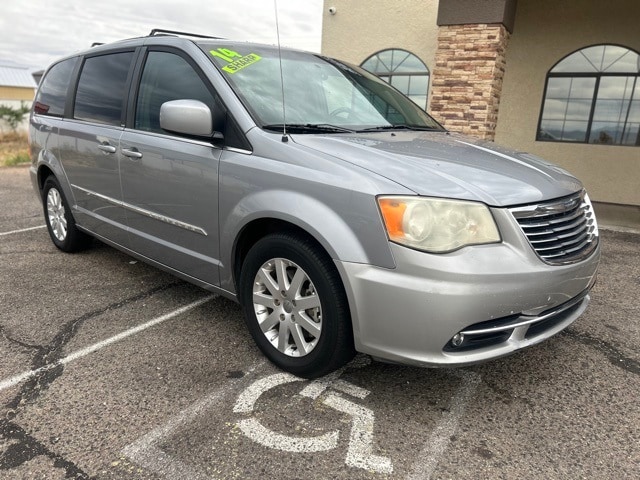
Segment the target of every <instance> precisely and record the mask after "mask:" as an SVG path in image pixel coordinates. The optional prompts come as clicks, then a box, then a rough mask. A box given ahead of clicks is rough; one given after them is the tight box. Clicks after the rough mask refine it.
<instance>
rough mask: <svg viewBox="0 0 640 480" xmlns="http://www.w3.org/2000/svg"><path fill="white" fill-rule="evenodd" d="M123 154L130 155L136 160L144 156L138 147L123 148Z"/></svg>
mask: <svg viewBox="0 0 640 480" xmlns="http://www.w3.org/2000/svg"><path fill="white" fill-rule="evenodd" d="M122 154H123V155H124V156H125V157H129V158H133V159H135V160H137V159H139V158H142V153H141V152H139V151H138V149H137V148H135V147H133V148H123V149H122Z"/></svg>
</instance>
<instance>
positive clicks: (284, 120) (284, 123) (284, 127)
mask: <svg viewBox="0 0 640 480" xmlns="http://www.w3.org/2000/svg"><path fill="white" fill-rule="evenodd" d="M273 6H274V8H275V10H276V35H277V36H278V60H279V61H280V86H281V87H282V141H283V142H288V141H289V137H287V117H286V114H285V107H284V75H283V73H282V52H281V51H280V25H279V24H278V0H273Z"/></svg>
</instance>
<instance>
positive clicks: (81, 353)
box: [0, 295, 214, 392]
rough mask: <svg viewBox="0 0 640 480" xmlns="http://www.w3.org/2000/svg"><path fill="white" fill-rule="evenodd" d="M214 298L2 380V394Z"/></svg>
mask: <svg viewBox="0 0 640 480" xmlns="http://www.w3.org/2000/svg"><path fill="white" fill-rule="evenodd" d="M212 298H214V295H207V296H206V297H204V298H201V299H200V300H196V301H195V302H191V303H190V304H188V305H185V306H184V307H180V308H178V309H177V310H174V311H173V312H169V313H167V314H166V315H162V316H160V317H157V318H154V319H153V320H149V321H148V322H146V323H143V324H141V325H138V326H137V327H133V328H130V329H129V330H125V331H124V332H122V333H119V334H117V335H114V336H113V337H110V338H107V339H106V340H102V341H101V342H98V343H94V344H93V345H89V346H88V347H85V348H82V349H80V350H77V351H75V352H73V353H71V354H69V355H67V356H66V357H64V358H62V359H60V360H58V361H57V362H55V363H52V364H50V365H45V366H44V367H40V368H37V369H35V370H29V371H27V372H23V373H20V374H18V375H15V376H13V377H10V378H7V379H5V380H2V381H1V382H0V392H1V391H3V390H6V389H7V388H11V387H13V386H14V385H17V384H19V383H20V382H23V381H25V380H28V379H29V378H31V377H34V376H36V375H38V374H39V373H42V372H46V371H47V370H51V369H52V368H55V367H57V366H58V365H66V364H67V363H70V362H73V361H74V360H78V359H79V358H82V357H85V356H87V355H89V354H90V353H93V352H96V351H98V350H100V349H102V348H104V347H107V346H109V345H111V344H112V343H116V342H119V341H120V340H124V339H125V338H127V337H130V336H131V335H135V334H136V333H140V332H142V331H143V330H146V329H147V328H151V327H153V326H155V325H159V324H161V323H162V322H166V321H167V320H170V319H172V318H174V317H177V316H178V315H181V314H183V313H185V312H188V311H189V310H193V309H194V308H196V307H198V306H200V305H202V304H203V303H206V302H208V301H209V300H211V299H212Z"/></svg>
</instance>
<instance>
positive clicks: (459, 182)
mask: <svg viewBox="0 0 640 480" xmlns="http://www.w3.org/2000/svg"><path fill="white" fill-rule="evenodd" d="M291 137H292V139H293V140H294V141H295V142H296V143H297V144H299V145H304V146H306V147H308V148H311V149H314V150H317V151H319V152H322V153H325V154H329V155H332V156H334V157H337V158H339V159H341V160H343V161H345V162H349V163H352V164H354V165H357V166H359V167H362V168H364V169H367V170H369V171H371V172H374V173H376V174H378V175H381V176H383V177H386V178H388V179H389V180H392V181H394V182H396V183H398V184H400V185H402V186H404V187H406V188H408V189H410V190H413V191H414V192H415V193H416V194H418V195H425V196H434V197H445V198H456V199H462V200H475V201H481V202H484V203H486V204H488V205H492V206H498V207H504V206H512V205H518V204H524V203H534V202H539V201H541V200H549V199H552V198H557V197H562V196H565V195H570V194H572V193H574V192H577V191H579V190H581V189H582V184H581V183H580V182H579V181H578V180H577V179H576V178H575V177H573V176H572V175H570V174H569V173H568V172H566V171H565V170H563V169H561V168H559V167H557V166H555V165H553V164H551V163H549V162H546V161H544V160H542V159H541V158H538V157H536V156H534V155H530V154H526V153H518V152H514V151H510V150H507V149H505V148H501V147H499V146H498V145H496V144H495V143H493V142H487V141H483V140H477V139H472V138H469V137H465V136H463V135H458V134H451V133H444V132H415V131H400V132H397V131H396V132H389V131H385V132H372V133H361V134H359V133H358V134H337V135H291ZM381 193H393V192H381Z"/></svg>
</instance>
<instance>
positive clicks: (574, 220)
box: [510, 190, 598, 265]
mask: <svg viewBox="0 0 640 480" xmlns="http://www.w3.org/2000/svg"><path fill="white" fill-rule="evenodd" d="M510 211H511V213H512V214H513V216H514V217H515V219H516V221H517V222H518V225H520V228H522V231H523V232H524V234H525V235H526V236H527V239H528V240H529V243H530V244H531V247H532V248H533V250H534V251H535V252H536V253H537V254H538V256H539V257H540V258H541V259H542V260H544V261H545V262H547V263H550V264H552V265H564V264H567V263H575V262H579V261H580V260H582V259H584V258H586V257H587V256H589V255H590V254H591V253H592V252H593V250H595V248H596V246H597V245H598V225H597V222H596V216H595V214H594V213H593V206H592V205H591V202H590V201H589V196H588V195H587V194H586V192H585V191H584V190H583V191H581V192H578V193H576V194H574V195H571V196H569V197H563V198H559V199H556V200H552V201H549V202H545V203H538V204H535V205H526V206H523V207H516V208H511V209H510Z"/></svg>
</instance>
